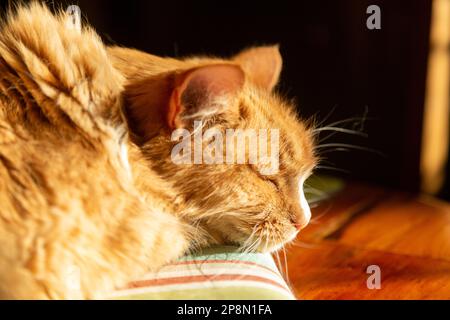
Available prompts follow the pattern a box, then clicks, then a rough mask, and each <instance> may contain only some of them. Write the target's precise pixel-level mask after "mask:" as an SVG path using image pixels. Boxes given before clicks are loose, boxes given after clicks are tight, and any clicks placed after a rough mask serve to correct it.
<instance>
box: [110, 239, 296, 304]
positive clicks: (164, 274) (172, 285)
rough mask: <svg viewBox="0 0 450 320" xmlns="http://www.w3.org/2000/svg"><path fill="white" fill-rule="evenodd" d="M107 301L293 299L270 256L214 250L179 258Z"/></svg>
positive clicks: (228, 249) (116, 293)
mask: <svg viewBox="0 0 450 320" xmlns="http://www.w3.org/2000/svg"><path fill="white" fill-rule="evenodd" d="M110 298H111V299H146V300H147V299H172V300H178V299H188V300H189V299H225V300H226V299H239V300H249V299H289V300H291V299H295V298H294V296H293V294H292V292H291V290H290V289H289V287H288V285H287V284H286V282H285V281H284V280H283V277H282V276H281V275H280V273H279V271H278V269H277V267H276V265H275V263H274V261H273V259H272V257H271V255H270V254H260V253H246V254H242V253H237V252H235V249H234V248H232V247H217V248H211V249H207V250H204V251H203V252H202V253H199V254H196V255H190V256H186V257H183V258H182V259H180V260H179V261H177V262H174V263H172V264H170V265H167V266H166V267H164V268H162V269H161V270H160V271H158V272H157V273H149V274H146V275H145V276H144V277H142V279H140V280H137V281H134V282H132V283H130V284H129V285H128V286H127V287H126V288H123V289H121V290H117V291H115V292H114V293H113V294H112V295H111V297H110Z"/></svg>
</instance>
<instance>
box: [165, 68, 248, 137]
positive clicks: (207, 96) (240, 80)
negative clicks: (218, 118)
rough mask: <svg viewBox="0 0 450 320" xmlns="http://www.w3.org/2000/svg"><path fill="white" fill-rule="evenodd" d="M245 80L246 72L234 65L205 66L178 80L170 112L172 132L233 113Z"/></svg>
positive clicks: (188, 72) (169, 122)
mask: <svg viewBox="0 0 450 320" xmlns="http://www.w3.org/2000/svg"><path fill="white" fill-rule="evenodd" d="M244 80H245V74H244V72H243V71H242V69H241V68H240V67H239V66H237V65H233V64H217V65H207V66H202V67H198V68H194V69H192V70H189V71H187V72H185V73H184V74H182V75H179V76H177V77H176V80H175V87H174V89H173V91H172V94H171V96H170V101H169V105H168V110H167V124H168V126H169V128H171V129H175V128H183V127H188V126H190V125H191V123H192V122H193V121H194V120H201V119H204V118H208V117H209V116H211V115H214V114H218V113H223V112H226V111H229V110H228V109H229V108H231V107H232V105H233V103H232V99H234V98H235V97H236V95H237V93H238V92H239V91H240V89H241V88H242V86H243V84H244Z"/></svg>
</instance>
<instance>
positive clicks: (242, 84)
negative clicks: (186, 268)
mask: <svg viewBox="0 0 450 320" xmlns="http://www.w3.org/2000/svg"><path fill="white" fill-rule="evenodd" d="M108 54H109V55H110V57H111V59H112V62H113V65H114V67H115V68H116V69H117V70H119V71H120V72H121V73H122V74H123V75H124V76H125V78H126V82H125V88H124V97H125V102H124V114H125V116H126V118H127V122H128V127H129V130H130V132H131V139H132V141H133V142H134V143H135V144H136V145H138V146H139V148H140V149H141V150H142V151H143V153H144V155H145V158H146V159H147V161H148V166H149V167H150V168H151V169H152V170H154V171H155V172H157V173H158V174H159V175H160V176H161V177H163V178H164V180H165V181H169V182H171V183H172V185H173V187H174V189H175V191H176V193H177V194H178V195H179V196H180V197H182V199H183V200H182V202H187V203H190V204H191V205H194V207H195V208H196V210H197V211H192V212H187V211H186V212H184V213H183V217H184V218H185V219H187V220H188V221H191V224H192V223H194V224H195V225H198V226H200V227H202V229H203V230H206V232H207V233H208V234H209V235H211V236H213V237H214V239H215V241H216V242H218V243H232V244H236V245H238V246H240V247H242V249H243V250H250V251H252V250H257V251H266V252H267V251H274V250H277V249H279V248H281V247H282V246H283V245H284V244H285V243H287V242H289V241H290V240H292V239H294V238H295V237H296V235H297V233H298V231H299V230H300V229H301V228H303V227H304V226H305V225H306V224H307V223H308V222H309V219H310V217H311V212H310V209H309V206H308V203H307V201H306V199H305V196H304V193H303V183H304V181H305V180H306V178H307V177H308V176H309V175H310V174H311V172H312V170H313V168H314V166H315V165H316V161H317V160H316V156H315V153H314V139H313V134H312V130H311V129H310V128H308V127H307V126H306V125H305V123H303V122H302V121H300V120H299V119H298V118H297V117H296V114H295V112H294V109H293V107H292V106H291V105H290V104H289V103H288V102H286V101H285V100H283V99H282V98H281V97H279V96H278V95H277V94H276V93H274V92H273V89H274V87H275V85H276V83H277V82H278V78H279V75H280V72H281V67H282V58H281V55H280V53H279V50H278V46H268V47H256V48H250V49H247V50H244V51H243V52H241V53H239V54H238V55H236V56H235V57H232V58H231V59H221V58H212V57H191V58H187V59H183V60H178V59H173V58H162V57H157V56H154V55H151V54H147V53H144V52H140V51H138V50H134V49H128V48H121V47H110V48H108ZM194 121H202V123H203V124H204V126H203V127H202V128H201V129H203V130H204V131H206V130H208V129H211V128H213V129H215V130H217V131H219V132H222V133H223V136H225V135H226V131H227V130H229V129H237V130H239V129H240V130H246V129H256V130H259V129H267V128H269V129H270V128H272V129H278V130H279V131H280V136H279V140H280V141H279V144H280V147H279V150H280V152H279V159H278V161H279V171H278V172H277V173H275V174H268V175H263V174H261V172H262V170H261V166H262V165H263V164H261V163H257V164H251V163H248V162H246V163H245V164H243V165H230V164H226V163H225V164H214V165H210V164H204V163H198V164H194V163H187V164H181V165H180V164H178V163H174V161H173V159H172V158H171V150H173V149H174V147H175V146H176V144H177V143H178V142H177V141H173V139H172V133H173V131H174V130H177V129H180V128H191V129H192V126H193V123H194ZM191 131H192V130H191ZM202 143H203V147H204V148H205V147H206V146H207V145H208V144H209V143H210V140H208V139H206V140H205V141H202ZM192 148H194V146H192ZM224 148H225V147H224ZM234 148H237V144H236V145H235V146H234ZM249 151H250V150H246V158H247V159H248V158H249V153H250V152H249Z"/></svg>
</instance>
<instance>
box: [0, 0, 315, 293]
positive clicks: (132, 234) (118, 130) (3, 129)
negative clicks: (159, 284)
mask: <svg viewBox="0 0 450 320" xmlns="http://www.w3.org/2000/svg"><path fill="white" fill-rule="evenodd" d="M67 21H68V17H67V16H66V15H65V14H64V13H60V14H58V15H57V16H55V15H52V14H51V13H50V12H49V10H48V9H46V8H45V7H44V6H42V5H39V4H36V3H32V4H31V5H29V6H28V7H20V8H18V9H17V13H15V14H10V15H9V18H8V19H7V21H6V22H5V24H4V25H3V27H2V30H1V31H0V73H1V81H0V204H1V205H0V244H1V246H0V298H3V299H5V298H7V299H10V298H13V299H20V298H29V299H49V298H50V299H73V298H76V299H81V298H83V299H84V298H88V299H89V298H102V297H105V296H106V295H107V294H108V292H110V291H111V290H113V289H114V288H116V287H119V286H123V285H124V284H126V282H128V281H130V280H134V279H136V278H137V277H139V276H140V275H141V274H143V273H144V272H145V271H147V270H156V269H157V268H159V267H160V266H162V265H163V264H165V263H167V262H169V261H171V260H173V259H176V258H177V257H179V256H180V255H182V254H184V253H185V252H186V251H187V250H189V248H192V247H196V246H201V245H207V244H210V243H235V244H238V245H239V246H241V247H243V248H245V249H246V250H255V251H256V250H258V251H271V250H276V249H278V248H279V247H280V246H282V245H283V244H285V243H286V242H287V241H289V240H291V239H292V238H294V237H295V236H296V235H297V233H298V230H299V229H300V228H301V227H303V226H304V225H305V224H306V223H307V222H308V220H309V216H310V213H309V208H308V206H307V203H306V200H305V198H304V196H303V192H302V184H303V181H304V180H305V178H306V177H307V176H308V175H309V174H310V172H311V170H312V168H313V167H314V165H315V156H314V150H313V149H314V143H313V139H312V134H311V131H310V130H309V129H308V128H307V127H306V126H305V125H304V124H303V123H302V122H301V121H298V120H297V119H296V117H295V115H294V112H293V111H291V110H292V108H291V107H290V106H289V104H288V103H286V102H285V101H283V100H282V99H281V98H280V97H278V96H277V95H276V94H274V93H273V92H272V89H273V87H274V86H275V84H276V82H277V81H278V76H279V73H280V70H281V57H280V55H279V52H278V49H277V48H276V47H262V48H254V49H249V50H246V51H244V52H242V53H241V54H239V55H237V56H236V57H233V58H232V59H230V60H224V59H218V58H203V57H196V58H189V59H185V60H175V59H170V58H159V57H155V56H152V55H149V54H146V53H142V52H138V51H136V50H131V49H124V48H106V47H105V46H104V44H103V43H102V42H101V40H100V39H99V37H98V36H97V35H96V34H95V32H94V31H93V30H91V29H89V28H88V27H83V28H82V29H81V30H80V29H77V28H73V27H72V26H71V25H70V24H68V23H67ZM198 119H201V120H204V121H205V128H206V127H216V128H218V129H219V130H225V129H226V128H255V129H258V128H279V130H280V159H279V172H278V173H277V174H273V175H261V174H260V172H259V171H258V170H257V169H258V168H257V167H258V166H257V165H251V164H244V165H228V164H220V165H207V164H190V165H177V164H175V163H173V161H171V150H172V148H173V146H174V144H175V143H176V142H175V141H172V140H171V132H173V130H174V129H177V128H188V127H190V126H191V124H192V122H193V121H194V120H198ZM128 132H130V135H128ZM74 274H75V275H77V277H76V279H75V283H74V277H73V276H74Z"/></svg>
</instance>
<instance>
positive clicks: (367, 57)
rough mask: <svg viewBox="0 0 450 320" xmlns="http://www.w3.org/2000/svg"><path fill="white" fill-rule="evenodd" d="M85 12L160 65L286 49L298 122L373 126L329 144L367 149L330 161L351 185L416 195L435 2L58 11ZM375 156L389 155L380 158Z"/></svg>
mask: <svg viewBox="0 0 450 320" xmlns="http://www.w3.org/2000/svg"><path fill="white" fill-rule="evenodd" d="M47 3H48V4H49V5H50V6H53V7H54V8H60V7H61V6H62V7H63V8H65V7H66V6H67V5H69V4H77V5H79V6H80V8H81V10H82V13H83V17H84V18H85V19H86V20H88V21H89V23H91V24H92V25H93V26H94V27H95V28H96V30H97V31H98V32H99V34H100V35H101V36H102V37H103V38H104V40H105V41H107V42H108V43H117V44H120V45H124V46H128V47H135V48H138V49H141V50H145V51H148V52H151V53H154V54H158V55H165V56H185V55H190V54H199V53H208V54H216V55H221V56H227V55H231V54H234V53H237V52H238V51H240V50H241V49H242V48H245V47H248V46H251V45H258V44H274V43H279V44H280V46H281V53H282V55H283V58H284V69H283V73H282V79H281V83H280V86H279V89H280V91H281V92H283V93H284V94H285V95H287V96H288V97H290V98H296V101H297V104H298V111H299V113H300V114H301V115H302V116H303V117H305V118H309V117H311V116H313V115H316V116H317V119H318V120H321V119H324V118H326V116H327V115H328V116H329V117H328V118H327V120H326V123H332V122H334V121H339V120H345V119H349V118H354V117H356V118H361V117H368V118H369V119H368V120H367V121H366V122H365V124H364V126H362V124H361V123H358V121H353V122H348V123H346V126H347V128H354V129H358V130H359V129H363V130H364V132H366V133H368V138H360V137H353V136H348V135H342V134H340V135H335V136H333V137H332V138H331V139H329V140H327V142H330V143H331V142H340V143H349V144H354V145H360V146H365V147H368V148H370V149H373V150H375V151H376V152H370V151H359V150H352V151H349V152H341V151H338V150H336V151H334V152H330V153H326V156H327V158H328V160H329V161H330V162H329V163H324V165H328V166H334V167H336V168H339V169H343V170H347V171H348V173H338V172H337V173H336V174H341V175H343V176H345V177H347V178H349V179H356V180H363V181H367V182H370V183H375V184H380V185H383V186H388V187H394V188H400V189H404V190H411V191H417V190H419V187H420V174H419V160H420V146H421V133H422V132H421V131H422V114H423V103H424V94H425V79H426V64H427V54H428V40H429V39H428V37H429V26H430V16H431V1H428V0H395V1H392V0H386V1H375V0H372V1H365V0H353V1H350V0H343V1H338V0H334V1H295V2H294V1H292V2H287V1H284V2H283V1H270V2H263V1H241V2H232V1H183V2H181V1H179V2H176V1H173V0H171V1H161V2H156V1H121V2H117V3H116V2H111V1H107V0H98V1H88V0H78V1H76V0H74V1H52V2H47ZM371 4H376V5H378V6H380V8H381V30H368V29H367V27H366V19H367V17H368V16H369V15H368V14H366V8H367V7H368V6H369V5H371ZM378 152H380V153H383V154H384V155H380V154H378Z"/></svg>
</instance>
